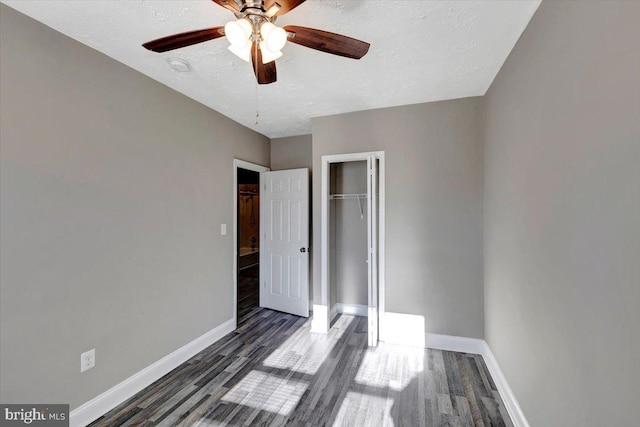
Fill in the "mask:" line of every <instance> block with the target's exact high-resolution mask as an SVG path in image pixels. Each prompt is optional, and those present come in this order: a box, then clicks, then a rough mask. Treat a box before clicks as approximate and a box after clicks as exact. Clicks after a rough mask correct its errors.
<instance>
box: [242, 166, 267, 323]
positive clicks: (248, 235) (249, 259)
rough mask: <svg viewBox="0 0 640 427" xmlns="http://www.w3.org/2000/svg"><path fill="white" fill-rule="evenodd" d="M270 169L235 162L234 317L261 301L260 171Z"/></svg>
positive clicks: (248, 311)
mask: <svg viewBox="0 0 640 427" xmlns="http://www.w3.org/2000/svg"><path fill="white" fill-rule="evenodd" d="M268 170H269V168H267V167H264V166H260V165H256V164H253V163H249V162H245V161H243V160H238V159H234V161H233V198H234V203H233V208H234V209H233V210H234V213H233V242H234V243H233V317H234V319H235V323H236V325H237V324H238V322H239V321H240V320H241V319H242V317H243V316H245V315H246V314H248V313H250V312H251V311H252V310H254V309H255V308H257V307H258V306H259V304H260V301H259V283H260V174H261V173H262V172H266V171H268Z"/></svg>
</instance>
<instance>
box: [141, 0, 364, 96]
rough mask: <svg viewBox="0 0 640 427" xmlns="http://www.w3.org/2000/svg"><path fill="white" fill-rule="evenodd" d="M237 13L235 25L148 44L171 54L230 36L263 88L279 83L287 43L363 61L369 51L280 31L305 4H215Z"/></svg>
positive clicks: (327, 37) (286, 0)
mask: <svg viewBox="0 0 640 427" xmlns="http://www.w3.org/2000/svg"><path fill="white" fill-rule="evenodd" d="M212 1H213V2H214V3H216V4H218V5H220V6H222V7H224V8H225V9H227V10H229V11H231V12H233V14H234V15H235V17H236V20H235V21H230V22H227V24H226V25H225V26H224V27H213V28H206V29H203V30H196V31H188V32H186V33H180V34H174V35H171V36H167V37H162V38H160V39H156V40H152V41H150V42H147V43H144V44H143V45H142V46H143V47H145V48H146V49H148V50H151V51H154V52H167V51H170V50H173V49H179V48H182V47H185V46H191V45H194V44H197V43H202V42H205V41H208V40H213V39H217V38H219V37H223V36H226V37H227V39H228V40H229V42H230V43H231V45H230V46H229V50H230V51H231V52H233V53H234V54H236V55H237V56H239V57H240V58H242V59H244V60H245V61H247V62H252V63H253V70H254V73H255V75H256V79H257V80H258V83H259V84H269V83H273V82H275V81H276V79H277V75H276V63H275V60H276V59H278V58H279V57H281V56H282V52H281V49H282V48H283V47H284V45H285V43H286V42H287V41H290V42H292V43H296V44H299V45H302V46H306V47H309V48H311V49H316V50H319V51H322V52H327V53H332V54H334V55H339V56H344V57H347V58H353V59H360V58H362V57H363V56H364V55H365V54H366V53H367V51H368V50H369V43H366V42H363V41H360V40H356V39H353V38H351V37H347V36H343V35H340V34H335V33H330V32H327V31H322V30H316V29H313V28H307V27H299V26H297V25H287V26H285V27H282V28H281V27H277V26H276V25H275V24H274V22H275V21H276V19H277V18H278V17H279V16H282V15H284V14H285V13H287V12H289V11H290V10H292V9H294V8H296V7H298V6H300V5H301V4H302V3H304V2H305V0H237V1H236V0H212Z"/></svg>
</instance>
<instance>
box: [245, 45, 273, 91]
mask: <svg viewBox="0 0 640 427" xmlns="http://www.w3.org/2000/svg"><path fill="white" fill-rule="evenodd" d="M251 60H252V62H253V71H254V72H255V73H256V79H257V80H258V83H259V84H261V85H267V84H269V83H273V82H275V81H276V80H277V79H278V76H277V73H276V61H271V62H269V63H268V64H263V63H262V52H260V49H259V48H258V43H256V42H253V46H252V47H251Z"/></svg>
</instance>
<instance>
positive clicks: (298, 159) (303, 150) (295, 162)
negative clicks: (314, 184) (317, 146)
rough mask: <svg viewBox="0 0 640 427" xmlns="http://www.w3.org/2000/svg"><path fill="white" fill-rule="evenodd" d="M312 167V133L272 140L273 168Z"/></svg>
mask: <svg viewBox="0 0 640 427" xmlns="http://www.w3.org/2000/svg"><path fill="white" fill-rule="evenodd" d="M297 168H308V169H309V170H311V169H312V158H311V135H300V136H290V137H287V138H275V139H272V140H271V169H272V170H283V169H297Z"/></svg>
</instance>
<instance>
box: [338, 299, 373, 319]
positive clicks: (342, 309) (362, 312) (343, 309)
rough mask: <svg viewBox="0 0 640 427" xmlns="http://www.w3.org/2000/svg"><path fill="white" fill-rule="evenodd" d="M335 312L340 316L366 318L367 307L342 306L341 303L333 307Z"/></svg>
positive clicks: (359, 305)
mask: <svg viewBox="0 0 640 427" xmlns="http://www.w3.org/2000/svg"><path fill="white" fill-rule="evenodd" d="M335 309H336V312H338V313H340V314H351V315H353V316H362V317H367V316H368V314H369V307H368V306H366V305H362V304H343V303H341V302H339V303H337V304H336V305H335Z"/></svg>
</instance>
